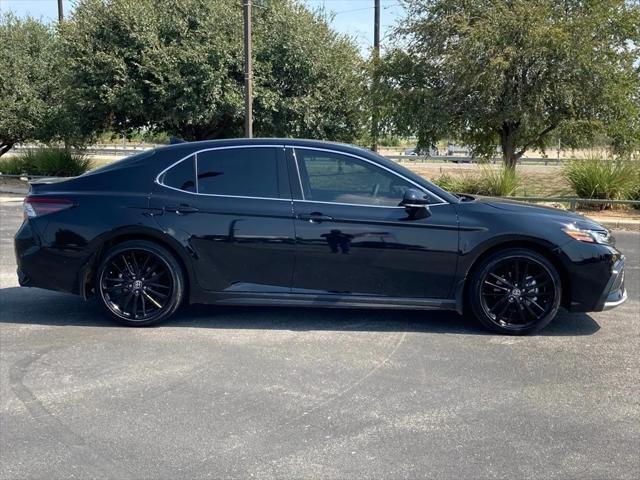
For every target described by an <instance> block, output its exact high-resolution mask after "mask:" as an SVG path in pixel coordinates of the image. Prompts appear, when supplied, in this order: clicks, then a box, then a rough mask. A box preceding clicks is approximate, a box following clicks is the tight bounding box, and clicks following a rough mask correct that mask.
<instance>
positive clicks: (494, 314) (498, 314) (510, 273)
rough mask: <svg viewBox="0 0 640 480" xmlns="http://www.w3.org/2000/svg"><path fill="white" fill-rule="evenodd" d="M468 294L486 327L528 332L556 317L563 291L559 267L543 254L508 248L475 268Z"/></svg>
mask: <svg viewBox="0 0 640 480" xmlns="http://www.w3.org/2000/svg"><path fill="white" fill-rule="evenodd" d="M468 295H469V297H468V300H469V304H470V306H471V308H472V310H473V313H474V314H475V316H476V317H477V318H478V320H480V321H481V322H482V323H483V324H484V325H485V326H486V327H488V328H490V329H491V330H493V331H496V332H499V333H504V334H509V335H526V334H528V333H532V332H534V331H536V330H540V329H541V328H543V327H545V326H546V325H547V324H548V323H549V322H550V321H551V320H553V318H554V317H555V316H556V313H557V312H558V308H559V307H560V298H561V295H562V292H561V283H560V276H559V275H558V272H557V270H556V269H555V267H554V266H553V265H552V264H551V262H550V261H549V260H547V259H546V258H545V257H544V256H543V255H540V254H539V253H537V252H534V251H532V250H527V249H508V250H504V251H502V252H497V253H495V254H493V255H491V256H490V257H488V258H487V259H486V260H484V261H483V262H482V264H481V265H480V266H479V267H478V268H477V269H476V270H475V273H474V274H473V276H472V278H471V285H470V287H469V290H468Z"/></svg>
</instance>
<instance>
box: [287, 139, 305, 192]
mask: <svg viewBox="0 0 640 480" xmlns="http://www.w3.org/2000/svg"><path fill="white" fill-rule="evenodd" d="M284 151H285V153H286V151H287V146H286V145H285V146H284ZM291 151H292V152H293V162H294V163H295V164H296V172H298V183H299V184H300V195H302V201H304V188H303V187H302V175H300V167H299V166H298V156H297V155H296V149H295V148H292V149H291ZM291 197H293V195H291Z"/></svg>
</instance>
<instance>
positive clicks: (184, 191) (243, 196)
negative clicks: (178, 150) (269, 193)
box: [155, 144, 292, 202]
mask: <svg viewBox="0 0 640 480" xmlns="http://www.w3.org/2000/svg"><path fill="white" fill-rule="evenodd" d="M278 147H280V148H284V145H282V144H260V145H226V146H223V147H210V148H203V149H201V150H196V151H195V152H191V153H189V154H188V155H185V156H184V157H182V158H181V159H179V160H177V161H175V162H173V163H172V164H171V165H169V166H168V167H167V168H165V169H164V170H162V171H161V172H160V173H159V174H158V175H156V179H155V183H157V184H158V185H160V186H161V187H164V188H168V189H170V190H175V191H176V192H182V193H188V194H189V195H202V196H205V197H222V198H246V199H251V200H278V201H280V202H291V201H292V199H291V198H273V197H251V196H247V195H221V194H218V193H200V192H198V191H197V190H198V154H199V153H202V152H211V151H214V150H229V149H232V148H278ZM192 156H194V157H195V161H194V166H193V168H194V169H195V175H196V191H195V192H188V191H187V190H180V189H179V188H175V187H170V186H169V185H165V184H164V183H162V182H161V181H160V177H162V175H164V174H165V173H166V172H167V171H169V170H171V169H172V168H173V167H175V166H176V165H178V164H179V163H180V162H184V161H185V160H188V159H189V158H190V157H192Z"/></svg>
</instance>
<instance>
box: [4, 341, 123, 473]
mask: <svg viewBox="0 0 640 480" xmlns="http://www.w3.org/2000/svg"><path fill="white" fill-rule="evenodd" d="M53 350H56V348H54V347H48V348H43V349H40V350H38V351H35V352H32V353H31V354H29V355H27V356H25V357H23V358H21V359H20V360H18V361H17V362H15V363H13V364H12V365H11V366H10V368H9V384H10V386H11V390H12V391H13V393H14V394H15V395H16V397H18V399H19V400H20V401H21V402H22V403H23V404H24V406H25V407H26V408H27V410H28V412H29V414H30V415H31V416H32V417H33V419H34V420H36V421H37V422H39V423H40V424H41V425H42V426H44V427H45V428H46V429H48V430H50V431H52V432H54V434H55V436H56V438H58V439H59V440H60V441H61V442H62V443H63V444H65V445H66V446H67V447H68V448H69V450H70V451H71V453H72V455H73V457H74V460H75V463H76V465H85V464H87V462H89V463H90V464H91V466H92V467H93V470H95V473H96V474H98V475H102V476H106V477H109V478H120V479H123V480H125V479H129V478H132V475H131V474H130V473H129V472H128V471H127V470H125V469H124V468H122V467H121V466H119V465H117V464H116V463H115V462H113V461H111V460H109V459H108V458H105V457H103V456H102V455H100V454H99V453H98V452H96V451H95V449H93V448H92V447H91V446H90V445H88V444H87V442H86V441H85V440H84V439H83V438H82V437H81V436H80V435H78V434H77V433H75V432H74V431H72V430H71V429H70V428H69V427H67V426H66V425H65V424H64V423H62V422H61V421H60V420H59V419H58V418H56V416H55V415H53V414H52V413H51V412H50V411H49V410H48V409H47V408H46V407H45V406H44V405H43V404H42V402H41V401H40V400H39V399H38V397H37V396H36V395H35V394H34V393H33V391H31V389H30V388H29V387H27V386H26V385H25V383H24V378H25V376H26V375H27V373H28V372H29V370H30V369H31V366H32V365H33V364H34V363H35V362H37V361H38V360H40V359H41V358H42V357H43V356H45V355H47V354H48V353H50V352H51V351H53Z"/></svg>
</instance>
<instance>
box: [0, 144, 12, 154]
mask: <svg viewBox="0 0 640 480" xmlns="http://www.w3.org/2000/svg"><path fill="white" fill-rule="evenodd" d="M11 147H13V142H8V143H5V142H0V157H1V156H2V155H4V154H5V153H7V152H8V151H9V150H11Z"/></svg>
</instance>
